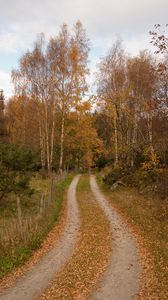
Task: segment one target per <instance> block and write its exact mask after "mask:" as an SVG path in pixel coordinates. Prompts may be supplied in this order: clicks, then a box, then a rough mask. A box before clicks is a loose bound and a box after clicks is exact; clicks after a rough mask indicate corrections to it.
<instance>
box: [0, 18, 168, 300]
mask: <svg viewBox="0 0 168 300" xmlns="http://www.w3.org/2000/svg"><path fill="white" fill-rule="evenodd" d="M149 43H151V44H153V53H152V52H150V51H148V50H140V52H139V54H138V55H136V56H131V55H129V54H128V53H127V51H126V50H125V48H124V46H123V45H124V43H123V42H122V41H120V40H116V41H115V42H114V43H113V45H112V47H111V48H110V49H107V54H106V55H105V56H104V57H101V58H100V60H99V62H98V64H97V71H96V74H95V82H94V88H93V90H94V91H95V92H94V93H91V92H90V88H91V87H90V82H89V74H90V70H89V51H90V41H89V38H88V36H87V32H86V30H85V28H84V27H83V25H82V23H81V22H80V21H78V22H77V23H76V24H75V25H74V27H73V28H72V29H71V28H69V26H68V25H66V24H63V25H62V26H61V27H60V30H59V32H58V34H57V35H56V36H53V37H51V38H50V39H49V40H46V39H45V36H44V34H39V35H38V37H37V39H36V41H35V42H34V46H33V47H32V49H30V50H28V51H27V52H25V53H24V55H22V56H21V57H20V60H19V63H18V68H17V69H13V70H12V72H11V80H12V84H13V90H14V93H13V95H12V96H11V97H10V98H9V99H6V97H5V94H4V92H3V90H1V92H0V209H1V213H0V226H1V227H2V228H3V230H2V231H1V234H0V245H1V248H0V254H1V256H2V259H1V258H0V278H3V277H4V276H5V275H6V274H7V273H9V272H10V271H11V270H13V268H14V267H16V266H19V265H21V264H22V263H23V262H24V261H25V260H26V259H27V257H29V256H30V254H31V253H32V251H34V250H35V249H37V248H38V247H39V245H41V242H42V240H43V238H44V237H45V236H46V235H47V233H48V232H49V231H50V230H51V228H52V226H53V224H54V222H55V220H56V219H57V217H58V214H59V212H60V210H61V207H62V206H61V205H62V204H61V203H62V201H63V197H64V196H63V194H64V191H65V190H66V188H67V186H68V185H69V183H70V180H71V179H72V176H73V175H72V174H76V173H80V174H88V173H89V174H90V173H95V174H97V175H96V176H97V178H98V180H100V181H101V182H102V184H103V186H105V189H111V190H112V191H114V198H115V197H116V203H117V205H119V206H120V208H122V209H123V210H125V211H126V213H127V214H128V215H129V214H130V215H131V214H132V215H131V217H132V218H133V219H135V223H136V222H139V221H138V220H139V219H138V217H136V216H134V212H135V211H134V210H135V209H139V210H140V209H142V207H141V208H140V205H142V206H143V207H145V206H144V205H147V206H146V212H144V210H143V209H142V211H141V218H144V220H147V219H148V217H149V215H147V213H148V212H149V211H150V210H151V211H153V212H154V215H155V217H156V219H157V221H158V220H160V221H159V222H161V220H162V221H163V222H164V224H163V227H164V229H165V228H167V227H166V226H167V225H166V216H167V208H168V202H167V199H168V135H167V132H168V37H167V36H166V35H165V34H164V33H162V28H160V25H159V24H157V25H155V27H154V30H153V31H151V32H150V34H149ZM118 186H120V187H121V189H122V188H125V189H126V188H128V189H132V188H133V189H136V191H138V193H139V195H140V196H137V194H136V196H135V194H134V196H132V197H133V198H134V197H135V202H129V205H128V207H127V204H126V203H125V202H124V204H123V202H122V201H121V199H120V196H121V195H122V197H123V199H124V197H125V199H127V197H129V196H130V195H132V194H131V191H132V190H129V191H127V192H128V193H126V191H125V192H123V191H122V190H121V194H120V196H119V194H117V188H118ZM115 193H116V194H115ZM136 197H144V198H143V200H142V202H141V203H140V200H137V198H136ZM53 199H57V200H58V201H54V200H53ZM138 199H140V198H138ZM144 199H148V200H144ZM149 199H150V200H149ZM114 201H115V200H114ZM125 201H126V200H125ZM143 201H144V202H143ZM145 201H146V202H145ZM144 203H146V204H144ZM136 205H137V206H136ZM133 206H134V207H133ZM137 207H138V208H137ZM85 209H86V208H85ZM128 211H129V212H128ZM98 213H99V212H98ZM29 216H31V217H30V218H29ZM39 216H41V217H39ZM14 218H16V220H14ZM149 218H150V217H149ZM159 218H160V219H159ZM25 220H26V221H25ZM151 220H152V221H151V223H150V224H147V223H143V221H141V222H142V223H143V224H142V228H143V230H146V231H147V230H148V233H149V232H150V228H151V227H152V226H155V225H153V224H154V223H155V220H154V219H153V216H152V219H151ZM144 222H145V221H144ZM152 222H153V223H152ZM7 224H8V225H7ZM151 224H152V225H151ZM148 225H149V226H148ZM92 226H93V224H92ZM159 226H160V225H158V230H160V231H159V232H161V230H163V228H162V229H160V227H159ZM20 227H21V228H22V230H21V232H20V233H19V237H18V231H19V229H18V228H20ZM144 228H146V229H144ZM153 228H154V227H153ZM155 232H156V231H155ZM153 234H154V233H153ZM162 234H163V233H162ZM102 239H103V238H102ZM152 239H153V236H152V238H151V240H152ZM163 240H164V245H162V246H160V245H159V247H162V250H163V252H164V251H166V250H165V247H166V246H165V245H166V243H167V242H166V238H165V237H164V238H163ZM151 245H152V246H151V247H153V248H154V247H155V246H153V245H154V244H152V242H151ZM18 247H20V248H18ZM18 249H19V250H18ZM158 249H159V248H156V250H158ZM160 249H161V248H160ZM158 251H159V250H158ZM8 254H10V259H9V255H8ZM159 255H160V254H159ZM166 255H167V254H166V252H165V253H162V254H161V256H158V257H159V259H160V257H162V259H163V260H164V259H165V260H166V259H167V258H166V257H167V256H166ZM159 259H158V265H160V260H159ZM164 274H166V271H165V273H164ZM159 276H161V275H159ZM162 283H163V284H164V280H163V281H162ZM162 288H163V287H162ZM164 288H165V290H166V284H165V286H164ZM163 291H164V289H163ZM60 299H62V298H60ZM142 299H147V298H142ZM148 299H149V298H148ZM151 299H164V298H151ZM165 299H166V298H165Z"/></svg>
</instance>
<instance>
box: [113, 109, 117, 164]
mask: <svg viewBox="0 0 168 300" xmlns="http://www.w3.org/2000/svg"><path fill="white" fill-rule="evenodd" d="M114 147H115V162H114V165H115V167H117V166H118V132H117V113H116V109H115V111H114Z"/></svg>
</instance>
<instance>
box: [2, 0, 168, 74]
mask: <svg viewBox="0 0 168 300" xmlns="http://www.w3.org/2000/svg"><path fill="white" fill-rule="evenodd" d="M0 9H1V18H0V56H1V59H2V57H3V55H6V54H7V53H8V54H11V56H12V55H13V54H15V55H16V54H17V55H18V58H19V57H20V55H21V54H22V53H23V52H24V51H26V50H27V49H28V48H30V47H31V46H32V44H33V42H34V40H35V39H36V36H37V34H38V33H40V32H44V33H45V34H46V36H47V38H48V37H49V36H51V35H55V34H57V32H58V30H59V27H60V25H61V24H62V23H63V22H66V23H67V24H69V25H70V26H72V25H73V24H74V23H75V22H76V21H77V20H81V21H82V23H83V25H84V26H85V27H86V29H87V34H88V36H89V37H90V39H91V56H90V57H91V59H93V63H92V64H91V67H92V68H93V69H95V64H96V60H97V59H98V57H100V56H103V55H104V54H105V53H106V52H107V50H108V48H109V47H111V46H112V43H113V42H114V41H115V40H116V38H121V39H122V40H123V41H124V44H125V45H126V47H127V49H128V51H129V52H130V53H133V54H134V53H137V52H138V48H139V49H140V48H146V47H148V40H149V39H150V38H149V34H148V32H149V30H151V29H153V26H154V24H155V23H161V24H163V25H164V24H166V23H167V22H168V19H167V10H168V2H167V0H141V1H136V0H120V1H115V0H113V1H112V0H103V1H102V0H61V1H60V0H29V1H25V0H15V1H11V0H5V1H4V0H0ZM13 56H14V55H13ZM6 64H7V65H8V69H9V62H8V61H6ZM14 64H15V65H16V61H15V62H14ZM3 65H4V64H3ZM12 67H13V66H12V65H11V69H12ZM1 70H2V69H1ZM2 71H3V72H5V71H6V70H5V69H3V70H2Z"/></svg>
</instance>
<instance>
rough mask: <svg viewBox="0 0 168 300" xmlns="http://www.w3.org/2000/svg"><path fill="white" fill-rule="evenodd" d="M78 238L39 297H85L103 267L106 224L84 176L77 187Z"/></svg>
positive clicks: (107, 238) (107, 242)
mask: <svg viewBox="0 0 168 300" xmlns="http://www.w3.org/2000/svg"><path fill="white" fill-rule="evenodd" d="M77 199H78V204H79V208H80V216H81V222H82V224H81V237H80V240H79V242H78V245H77V247H76V249H75V252H74V254H73V256H72V258H71V259H70V261H69V262H68V263H67V265H66V266H65V267H64V268H63V270H62V271H61V272H60V273H59V274H58V275H57V276H56V278H55V279H54V280H53V282H52V283H51V285H50V286H49V287H48V289H47V290H46V292H45V293H44V294H43V295H42V296H41V297H40V299H57V300H58V299H59V300H61V299H62V300H63V299H71V300H72V299H74V300H78V299H84V298H85V297H86V295H87V294H88V292H89V290H90V289H91V288H92V287H93V285H94V283H95V282H96V280H97V279H98V278H99V276H100V275H101V274H102V273H103V271H104V270H105V267H106V266H107V262H108V258H109V255H110V253H111V233H110V229H109V223H108V221H107V219H106V217H105V215H104V213H103V212H102V210H101V208H100V207H99V205H98V204H97V203H96V201H95V200H94V196H93V194H92V192H91V190H90V186H89V177H88V176H87V175H83V176H82V177H81V179H80V181H79V184H78V187H77Z"/></svg>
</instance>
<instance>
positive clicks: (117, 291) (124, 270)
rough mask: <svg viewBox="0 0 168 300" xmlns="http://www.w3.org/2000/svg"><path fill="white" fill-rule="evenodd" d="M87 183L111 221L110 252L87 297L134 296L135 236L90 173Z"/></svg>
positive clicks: (118, 299) (120, 299)
mask: <svg viewBox="0 0 168 300" xmlns="http://www.w3.org/2000/svg"><path fill="white" fill-rule="evenodd" d="M90 185H91V189H92V192H93V194H94V195H95V198H96V200H97V201H98V203H99V204H100V206H101V207H102V209H103V210H104V212H105V214H106V216H107V218H108V220H109V221H110V225H111V231H112V256H111V259H110V261H109V265H108V268H107V270H106V271H105V273H104V274H103V276H102V277H101V278H100V280H99V282H98V284H97V285H96V288H95V290H94V291H93V292H92V293H91V294H90V296H89V297H88V300H135V299H137V293H138V291H139V278H140V274H141V268H140V264H139V259H138V255H137V249H136V241H135V238H134V237H133V235H132V234H131V233H130V231H129V229H128V227H127V225H126V224H125V223H124V222H123V221H122V219H121V217H120V216H119V215H118V213H117V212H116V210H115V209H114V208H112V206H111V205H110V204H109V203H108V202H107V200H106V199H105V197H104V196H103V194H102V193H101V192H100V190H99V187H98V185H97V183H96V179H95V176H93V175H92V176H91V177H90Z"/></svg>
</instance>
